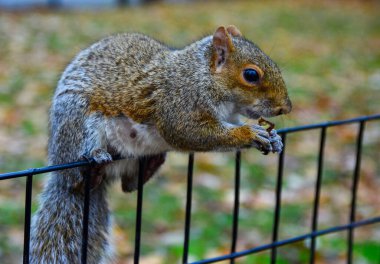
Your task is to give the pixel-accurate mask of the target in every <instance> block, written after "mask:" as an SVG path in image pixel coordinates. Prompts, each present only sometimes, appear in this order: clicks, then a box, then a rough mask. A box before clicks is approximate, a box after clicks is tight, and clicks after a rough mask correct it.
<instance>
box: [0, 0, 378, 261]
mask: <svg viewBox="0 0 380 264" xmlns="http://www.w3.org/2000/svg"><path fill="white" fill-rule="evenodd" d="M378 9H379V4H378V3H377V2H372V1H365V2H358V1H344V2H342V1H336V2H329V1H318V2H312V1H297V0H293V1H286V2H284V1H266V2H258V1H233V2H232V1H207V3H201V2H199V3H194V4H181V5H169V4H155V5H147V6H143V7H138V8H126V9H118V10H105V11H96V12H90V11H87V12H85V11H59V12H48V11H33V12H19V13H17V12H15V13H11V12H5V11H0V12H1V15H0V46H1V49H0V57H1V60H0V172H7V171H13V170H21V169H25V168H29V167H37V166H42V165H43V164H45V162H46V142H47V131H48V129H47V122H48V121H47V120H48V118H47V114H48V108H49V104H50V100H51V96H52V94H53V91H54V86H55V85H56V82H57V80H58V78H59V75H60V73H61V72H62V70H63V69H64V68H65V66H66V65H67V64H68V63H69V62H70V60H71V59H72V57H73V56H74V55H75V54H76V53H77V52H79V51H80V50H81V49H83V48H85V47H87V46H89V45H90V44H91V43H93V42H95V41H97V40H98V39H100V38H102V37H105V36H107V35H110V34H114V33H117V32H125V31H139V32H143V33H145V34H148V35H150V36H153V37H155V38H157V39H159V40H161V41H163V42H165V43H168V44H169V45H171V46H174V47H182V46H185V45H187V44H188V43H190V42H192V41H194V40H196V39H198V38H200V37H202V36H204V35H206V34H210V33H212V32H213V30H215V28H216V27H217V26H218V25H220V24H225V25H228V24H235V25H236V26H238V28H239V29H240V30H241V31H242V32H243V33H244V35H245V36H246V37H247V38H249V39H251V40H253V41H254V42H256V43H257V44H258V45H259V46H260V47H261V48H262V49H263V50H264V51H265V52H267V53H268V54H269V55H270V56H271V57H272V58H273V59H274V60H275V61H276V62H277V63H278V64H279V65H280V67H281V68H282V71H283V75H284V78H285V81H286V83H287V86H288V89H289V93H290V97H291V99H292V101H293V105H294V110H293V112H292V113H291V114H290V115H289V116H288V117H279V118H275V119H274V122H275V123H276V127H277V128H280V127H287V126H293V125H299V124H308V123H315V122H319V121H325V120H333V119H342V118H349V117H354V116H358V115H366V114H374V113H378V111H379V108H378V102H379V101H380V93H379V87H380V77H379V76H380V49H379V45H380V20H379V19H378V12H377V10H378ZM356 131H357V128H356V127H355V126H345V127H340V128H338V129H331V130H329V131H328V140H327V142H326V153H325V155H326V159H325V160H326V165H325V169H324V178H323V192H322V194H321V195H322V196H321V208H320V227H321V228H325V227H330V226H333V225H336V224H341V223H346V222H347V215H348V213H347V212H348V211H347V209H348V204H349V200H350V196H349V195H350V192H349V188H350V186H351V185H350V184H351V181H350V179H351V175H352V167H353V161H354V160H353V153H354V151H355V150H354V147H355V145H354V144H353V142H354V140H355V135H356ZM379 131H380V127H379V125H378V124H375V123H371V124H368V125H367V127H366V137H365V145H364V152H363V153H364V156H363V163H362V165H363V166H362V171H361V181H360V185H359V186H360V189H359V193H358V195H359V196H358V197H359V200H358V202H359V204H360V207H358V217H360V218H365V217H371V216H375V215H376V213H378V212H379V210H380V208H379V204H380V200H379V196H378V189H379V187H380V179H379V172H380V167H379V166H380V165H379V164H378V162H377V161H378V160H380V154H379V149H380V143H379V138H380V137H379ZM318 139H319V133H318V132H312V133H309V132H308V133H299V134H294V136H293V135H292V136H289V141H288V149H287V155H286V168H285V178H284V189H283V210H282V214H281V223H280V232H281V233H280V235H281V237H284V238H285V237H290V236H293V235H296V234H300V233H302V232H307V231H308V230H309V228H310V216H311V204H312V201H313V193H314V186H313V183H314V181H315V175H316V163H315V162H316V153H317V150H318ZM232 158H233V155H232V154H225V153H216V154H197V155H196V169H195V175H194V194H193V195H194V204H193V207H194V211H193V215H192V231H191V241H190V257H191V259H193V260H197V259H200V258H204V257H210V256H217V255H220V254H224V253H227V252H228V251H229V247H230V241H229V239H230V233H231V221H232V220H231V212H232V207H233V201H232V197H233V196H232V195H233V193H232V190H233V182H234V179H233V160H232ZM276 163H277V157H276V156H273V155H272V156H265V157H263V156H261V155H260V154H259V153H258V152H256V151H254V150H252V151H245V152H244V153H243V167H242V188H241V194H242V196H241V215H240V226H239V241H238V249H239V250H243V249H246V248H250V247H253V246H257V245H259V244H262V243H268V242H270V236H271V231H272V222H273V203H274V193H273V191H274V188H275V182H276V177H275V176H276V173H277V172H276V166H275V165H276ZM186 164H187V157H186V155H184V154H170V155H169V159H168V162H167V164H166V165H165V166H164V168H163V170H162V171H161V175H162V176H160V177H156V178H155V179H153V180H152V181H151V182H149V183H148V184H147V185H146V188H145V192H144V194H145V197H144V215H143V244H142V254H143V256H144V258H143V260H142V263H147V264H148V263H149V264H152V263H178V262H179V261H180V259H181V254H182V239H183V224H184V222H183V221H184V206H185V195H186V194H185V190H186ZM35 178H36V180H35V183H34V189H33V193H34V200H33V208H34V210H35V209H36V207H37V199H36V198H37V197H36V196H37V194H38V193H40V191H41V187H42V177H41V176H38V177H35ZM24 187H25V183H24V180H9V181H5V182H2V183H1V184H0V231H1V232H0V234H1V235H0V262H1V263H15V262H20V261H21V249H22V239H19V237H20V234H21V237H22V230H23V207H22V205H23V199H24V198H23V195H24ZM110 193H111V195H110V196H111V197H110V205H111V207H112V210H113V213H114V219H115V224H116V226H115V228H114V233H115V241H116V251H117V254H118V258H117V263H129V262H130V260H131V257H132V254H133V238H134V221H135V211H134V210H135V204H136V194H134V193H133V194H128V195H125V194H123V193H121V191H120V186H119V184H115V185H114V186H112V191H111V192H110ZM378 231H379V229H378V227H374V228H373V229H367V228H365V229H363V231H360V232H357V233H356V239H357V241H358V243H356V244H355V252H354V256H355V260H357V263H363V264H366V263H371V264H372V263H377V261H378V259H379V257H377V256H376V252H377V251H376V249H378V248H379V247H380V244H379V242H378V241H379V237H378ZM345 239H346V237H345V234H344V235H341V236H339V235H338V236H326V237H323V238H321V239H320V242H319V243H320V247H318V248H317V253H318V254H317V255H318V259H317V261H318V263H341V262H344V259H345V251H346V249H345V245H346V244H345V243H346V242H345V241H346V240H345ZM269 258H270V256H269V254H268V253H266V252H265V253H261V254H258V255H255V256H248V257H244V258H242V259H241V260H239V261H238V262H237V263H268V262H269ZM128 261H129V262H128ZM307 262H308V249H307V246H306V245H305V244H304V243H299V244H295V245H292V246H287V247H285V248H284V249H281V250H279V262H278V263H307ZM355 263H356V262H355Z"/></svg>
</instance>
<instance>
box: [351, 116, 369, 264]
mask: <svg viewBox="0 0 380 264" xmlns="http://www.w3.org/2000/svg"><path fill="white" fill-rule="evenodd" d="M364 127H365V122H364V121H360V124H359V132H358V136H357V140H356V163H355V169H354V178H353V181H352V189H351V193H352V196H351V210H350V219H349V221H350V223H352V222H355V214H356V196H357V191H358V185H359V177H360V162H361V154H362V143H363V133H364ZM353 244H354V228H353V227H350V229H348V248H347V251H348V252H347V263H348V264H351V263H352V257H353V254H352V249H353Z"/></svg>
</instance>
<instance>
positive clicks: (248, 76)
mask: <svg viewBox="0 0 380 264" xmlns="http://www.w3.org/2000/svg"><path fill="white" fill-rule="evenodd" d="M243 76H244V79H245V80H246V81H247V82H249V83H251V84H255V83H257V82H258V81H259V79H260V75H259V73H258V72H257V71H256V70H254V69H245V70H244V72H243Z"/></svg>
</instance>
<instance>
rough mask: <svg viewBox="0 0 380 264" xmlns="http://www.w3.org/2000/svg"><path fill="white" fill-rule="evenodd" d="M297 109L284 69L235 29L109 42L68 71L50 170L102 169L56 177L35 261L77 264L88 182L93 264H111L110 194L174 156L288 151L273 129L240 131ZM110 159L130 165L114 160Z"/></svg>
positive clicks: (47, 195) (58, 99)
mask: <svg viewBox="0 0 380 264" xmlns="http://www.w3.org/2000/svg"><path fill="white" fill-rule="evenodd" d="M290 111H291V102H290V100H289V97H288V93H287V89H286V86H285V83H284V81H283V78H282V75H281V72H280V69H279V67H278V66H277V65H276V64H275V63H274V62H273V61H272V60H271V59H270V58H269V57H268V56H267V55H266V54H265V53H264V52H263V51H261V50H260V49H259V48H258V47H257V46H256V45H255V44H254V43H252V42H250V41H249V40H247V39H245V38H244V37H243V36H242V34H241V33H240V31H239V30H238V29H237V28H236V27H235V26H228V27H224V26H220V27H218V28H217V30H216V31H215V33H214V34H213V35H210V36H207V37H205V38H202V39H200V40H198V41H196V42H194V43H192V44H190V45H188V46H186V47H184V48H183V49H171V48H169V47H168V46H166V45H164V44H162V43H160V42H158V41H156V40H154V39H152V38H150V37H148V36H145V35H143V34H139V33H125V34H118V35H114V36H110V37H107V38H105V39H102V40H100V41H99V42H97V43H95V44H93V45H92V46H90V47H89V48H87V49H85V50H83V51H81V52H80V53H79V54H78V55H77V56H76V57H75V58H74V60H73V61H72V62H71V63H70V64H69V65H68V67H67V68H66V70H65V71H64V73H63V74H62V76H61V78H60V80H59V82H58V86H57V88H56V91H55V94H54V97H53V102H52V106H51V110H50V137H49V143H48V159H49V164H62V163H67V162H73V161H77V160H83V159H93V160H95V162H96V165H95V166H92V167H86V168H75V169H68V170H63V171H56V172H53V173H52V175H51V176H50V178H49V180H48V182H47V184H46V185H45V187H44V191H43V193H42V195H41V199H40V206H39V209H38V211H37V213H36V214H35V215H34V217H33V219H32V229H31V249H30V261H31V263H33V264H37V263H39V264H40V263H79V262H80V256H81V243H82V219H83V199H84V187H83V186H84V184H83V182H84V177H83V175H85V174H90V175H91V180H90V187H91V192H90V215H89V226H88V263H107V262H110V261H111V259H112V258H111V255H112V249H111V248H112V247H111V245H110V239H109V236H110V228H111V221H110V216H109V209H108V205H107V200H106V189H107V186H108V185H109V184H110V183H111V182H113V181H114V180H116V179H119V178H120V179H121V182H122V189H123V191H125V192H130V191H133V190H135V189H136V188H137V171H138V158H139V157H142V156H145V157H147V159H146V160H147V161H146V170H145V171H144V175H143V176H144V177H143V181H144V182H146V181H148V180H149V179H150V178H151V177H152V176H153V175H154V174H155V172H156V171H157V170H158V169H159V167H160V166H161V165H162V164H163V163H164V161H165V153H166V152H168V151H182V152H189V151H230V150H236V149H241V148H246V147H255V148H257V149H259V150H260V151H262V152H264V153H267V152H281V150H282V142H281V138H280V137H279V136H278V135H277V134H276V131H275V130H274V129H273V130H272V131H270V132H268V131H267V130H266V129H265V128H264V127H262V126H260V125H247V124H243V123H242V122H241V121H240V119H239V115H243V116H246V117H248V118H251V119H257V118H259V117H261V116H264V117H271V116H276V115H281V114H287V113H289V112H290ZM113 156H121V157H127V158H126V159H122V160H117V161H112V157H113Z"/></svg>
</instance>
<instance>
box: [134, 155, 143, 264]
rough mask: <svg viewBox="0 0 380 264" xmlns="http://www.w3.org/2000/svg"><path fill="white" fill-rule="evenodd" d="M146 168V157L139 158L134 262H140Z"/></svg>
mask: <svg viewBox="0 0 380 264" xmlns="http://www.w3.org/2000/svg"><path fill="white" fill-rule="evenodd" d="M145 168H146V158H145V157H141V158H140V159H139V175H138V177H139V178H138V179H137V208H136V228H135V254H134V262H133V263H134V264H138V263H139V262H140V248H141V226H142V205H143V185H144V179H143V177H144V170H145Z"/></svg>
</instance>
